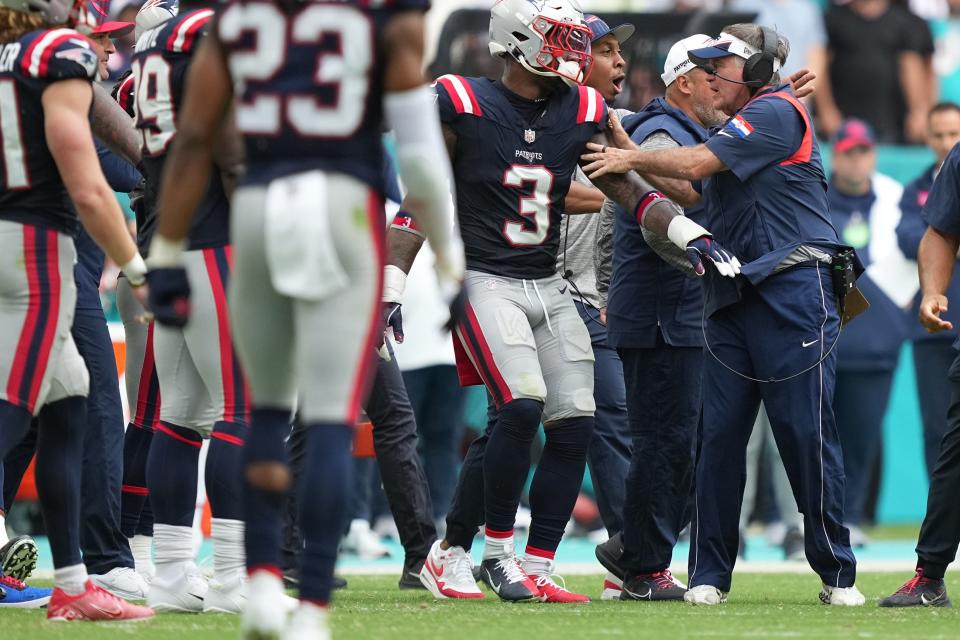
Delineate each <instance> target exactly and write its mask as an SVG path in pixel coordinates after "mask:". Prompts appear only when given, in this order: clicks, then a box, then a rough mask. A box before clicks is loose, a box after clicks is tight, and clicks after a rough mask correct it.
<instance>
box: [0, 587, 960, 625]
mask: <svg viewBox="0 0 960 640" xmlns="http://www.w3.org/2000/svg"><path fill="white" fill-rule="evenodd" d="M906 577H907V576H904V575H903V574H890V573H874V574H864V575H862V576H861V577H860V580H859V581H858V585H859V587H860V589H861V591H863V592H864V594H865V595H866V596H867V606H865V607H861V608H857V609H843V608H839V607H838V608H832V607H825V606H823V605H821V604H820V602H819V600H818V599H817V593H818V592H819V582H818V581H817V579H816V577H814V576H811V575H796V574H744V575H739V576H737V577H736V579H735V584H734V591H733V593H732V594H731V596H730V600H729V601H728V602H727V603H726V604H724V605H721V606H719V607H699V608H694V607H692V606H690V605H686V604H684V603H679V602H678V603H648V602H642V603H641V602H600V601H596V602H592V603H590V604H587V605H575V606H557V605H546V604H539V603H523V604H514V605H508V604H503V603H500V602H499V601H497V599H496V598H494V597H492V594H488V597H487V599H485V600H483V601H480V602H452V601H446V602H438V601H435V600H433V599H432V598H431V597H430V595H429V594H427V593H426V592H425V591H415V592H411V591H399V590H398V589H397V588H396V578H395V577H394V576H350V577H349V581H350V586H349V587H348V588H347V589H346V590H344V591H339V592H337V596H336V597H337V600H336V605H335V608H334V613H333V627H334V636H335V637H336V638H376V639H380V638H397V639H401V638H402V639H404V640H409V639H411V638H418V637H433V638H436V637H441V638H456V639H457V640H460V639H469V640H482V639H491V640H505V639H507V638H520V637H524V638H544V639H545V640H558V639H565V638H578V639H579V638H611V637H613V638H616V637H624V638H626V637H638V636H639V637H653V636H656V637H661V638H692V637H709V638H898V639H899V638H923V639H924V640H935V639H937V638H958V637H960V609H958V610H954V609H923V610H890V609H879V608H877V606H876V601H877V600H878V599H879V598H880V597H881V596H884V595H887V594H888V593H890V592H891V591H892V590H893V589H895V588H896V587H897V586H899V585H900V583H901V582H902V581H903V580H904V579H905V578H906ZM601 581H602V578H601V576H575V577H571V578H570V579H569V580H568V585H569V586H570V587H571V588H573V589H576V590H580V591H582V592H584V593H590V594H595V593H597V592H598V590H599V587H600V583H601ZM38 584H39V583H38ZM948 590H950V591H951V592H952V593H953V594H960V578H954V579H952V580H949V581H948ZM44 616H45V612H44V611H43V610H40V611H25V610H15V609H7V610H3V611H0V621H2V623H0V638H3V639H4V640H7V639H9V640H27V639H29V640H33V639H35V638H37V639H40V638H67V639H83V640H86V639H90V640H93V639H97V640H99V639H101V638H137V639H138V640H139V639H141V638H142V639H144V640H153V639H157V640H159V639H161V638H163V639H165V640H166V639H171V638H172V639H177V640H181V639H186V638H203V639H206V638H211V639H213V638H224V639H226V638H235V637H237V619H236V617H233V616H227V615H194V616H188V615H171V614H167V615H162V616H158V617H157V618H155V619H153V620H150V621H147V622H141V623H102V624H87V623H70V624H64V623H47V622H46V621H45V619H44Z"/></svg>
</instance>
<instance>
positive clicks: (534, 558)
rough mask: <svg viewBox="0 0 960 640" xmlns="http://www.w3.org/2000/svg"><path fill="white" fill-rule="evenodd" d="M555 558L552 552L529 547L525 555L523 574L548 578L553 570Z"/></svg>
mask: <svg viewBox="0 0 960 640" xmlns="http://www.w3.org/2000/svg"><path fill="white" fill-rule="evenodd" d="M553 556H554V553H553V552H551V551H544V550H542V549H537V548H535V547H531V546H530V545H527V549H526V551H525V552H524V554H523V564H522V565H521V566H522V567H523V572H524V573H526V574H527V575H528V576H547V577H550V572H551V570H552V569H553Z"/></svg>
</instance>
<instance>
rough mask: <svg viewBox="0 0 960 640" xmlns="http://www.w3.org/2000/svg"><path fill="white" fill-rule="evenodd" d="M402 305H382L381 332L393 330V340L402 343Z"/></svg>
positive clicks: (387, 303)
mask: <svg viewBox="0 0 960 640" xmlns="http://www.w3.org/2000/svg"><path fill="white" fill-rule="evenodd" d="M401 309H403V305H401V304H400V303H399V302H384V303H383V310H382V311H383V330H384V331H386V330H387V329H393V339H394V340H396V341H397V343H398V344H402V343H403V313H402V311H401Z"/></svg>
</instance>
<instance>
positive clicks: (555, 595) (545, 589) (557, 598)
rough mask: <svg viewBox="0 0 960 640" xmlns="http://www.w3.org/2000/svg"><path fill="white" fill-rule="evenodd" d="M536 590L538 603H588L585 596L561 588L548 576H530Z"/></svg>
mask: <svg viewBox="0 0 960 640" xmlns="http://www.w3.org/2000/svg"><path fill="white" fill-rule="evenodd" d="M530 577H531V578H533V581H534V583H535V584H536V585H537V588H538V589H540V596H539V598H538V600H540V602H555V603H557V604H576V603H582V602H590V598H588V597H587V596H585V595H582V594H579V593H574V592H573V591H568V590H567V589H565V588H564V587H561V586H560V585H558V584H557V583H556V582H554V581H553V578H551V577H550V576H530Z"/></svg>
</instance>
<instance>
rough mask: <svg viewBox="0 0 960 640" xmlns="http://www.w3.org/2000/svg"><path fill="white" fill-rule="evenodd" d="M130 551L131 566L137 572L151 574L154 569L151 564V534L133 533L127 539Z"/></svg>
mask: <svg viewBox="0 0 960 640" xmlns="http://www.w3.org/2000/svg"><path fill="white" fill-rule="evenodd" d="M128 542H129V544H130V553H132V554H133V566H134V568H135V569H136V570H137V572H138V573H142V574H147V575H152V574H153V573H154V572H155V571H156V569H155V567H154V566H153V536H142V535H139V534H137V535H135V536H133V537H132V538H129V539H128Z"/></svg>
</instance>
